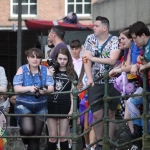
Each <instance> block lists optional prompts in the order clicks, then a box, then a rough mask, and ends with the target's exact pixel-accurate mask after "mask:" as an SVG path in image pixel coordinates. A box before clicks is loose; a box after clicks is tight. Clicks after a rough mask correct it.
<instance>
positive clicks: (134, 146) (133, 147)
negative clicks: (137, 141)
mask: <svg viewBox="0 0 150 150" xmlns="http://www.w3.org/2000/svg"><path fill="white" fill-rule="evenodd" d="M130 150H141V149H140V148H138V147H137V146H136V145H132V147H131V149H130Z"/></svg>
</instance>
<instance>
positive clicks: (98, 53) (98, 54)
mask: <svg viewBox="0 0 150 150" xmlns="http://www.w3.org/2000/svg"><path fill="white" fill-rule="evenodd" d="M111 38H112V35H110V36H109V37H108V39H107V40H106V41H105V43H104V44H103V45H102V47H101V48H100V50H101V52H99V51H98V52H97V53H95V57H99V56H100V54H102V52H103V49H104V47H105V46H106V45H107V43H108V41H109V40H110V39H111Z"/></svg>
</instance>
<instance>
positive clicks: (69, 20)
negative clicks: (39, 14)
mask: <svg viewBox="0 0 150 150" xmlns="http://www.w3.org/2000/svg"><path fill="white" fill-rule="evenodd" d="M63 22H65V23H72V24H77V22H78V18H77V15H76V13H74V12H70V13H68V15H67V16H66V17H65V18H63Z"/></svg>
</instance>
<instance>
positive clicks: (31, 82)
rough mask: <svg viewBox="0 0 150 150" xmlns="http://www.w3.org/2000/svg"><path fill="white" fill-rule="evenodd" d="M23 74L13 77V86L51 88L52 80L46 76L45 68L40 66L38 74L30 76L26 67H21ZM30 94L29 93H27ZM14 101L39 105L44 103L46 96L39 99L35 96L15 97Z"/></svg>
mask: <svg viewBox="0 0 150 150" xmlns="http://www.w3.org/2000/svg"><path fill="white" fill-rule="evenodd" d="M22 70H23V73H22V74H19V75H15V76H14V79H13V85H14V86H17V85H22V86H37V87H39V88H40V87H41V86H42V85H47V86H53V85H54V80H53V78H52V77H51V76H50V75H47V68H46V67H45V66H41V68H40V73H41V78H40V76H39V73H36V74H32V73H31V71H29V70H28V67H27V65H23V66H22ZM27 93H31V92H27ZM16 101H23V102H26V103H40V102H46V101H47V96H46V95H42V96H40V98H35V96H28V95H22V94H21V95H17V97H16Z"/></svg>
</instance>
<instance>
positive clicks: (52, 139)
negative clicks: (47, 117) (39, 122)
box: [49, 131, 57, 143]
mask: <svg viewBox="0 0 150 150" xmlns="http://www.w3.org/2000/svg"><path fill="white" fill-rule="evenodd" d="M49 136H57V134H56V132H53V131H52V132H49ZM49 141H50V142H52V143H55V142H56V141H57V138H49Z"/></svg>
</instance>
